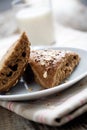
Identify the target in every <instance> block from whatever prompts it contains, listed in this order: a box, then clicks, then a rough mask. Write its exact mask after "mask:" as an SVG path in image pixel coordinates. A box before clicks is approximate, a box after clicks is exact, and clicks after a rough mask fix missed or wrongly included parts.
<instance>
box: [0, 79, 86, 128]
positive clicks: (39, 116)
mask: <svg viewBox="0 0 87 130" xmlns="http://www.w3.org/2000/svg"><path fill="white" fill-rule="evenodd" d="M0 106H2V107H4V108H6V109H8V110H10V111H13V112H15V113H16V114H18V115H20V116H22V117H24V118H26V119H29V120H32V121H35V122H39V123H43V124H47V125H51V126H60V125H63V124H65V123H67V122H69V121H71V120H73V119H74V118H76V117H77V116H79V115H81V114H82V113H84V112H86V111H87V77H86V78H84V79H82V80H81V81H80V82H78V83H77V84H75V85H73V86H71V87H70V88H68V89H66V90H63V91H62V92H58V93H56V94H54V95H50V96H47V97H44V98H42V99H41V98H40V99H37V100H32V101H23V102H9V101H0Z"/></svg>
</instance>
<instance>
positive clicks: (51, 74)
mask: <svg viewBox="0 0 87 130" xmlns="http://www.w3.org/2000/svg"><path fill="white" fill-rule="evenodd" d="M79 61H80V58H79V55H78V54H76V53H74V52H72V51H63V50H52V49H47V50H32V51H31V53H30V59H29V64H30V66H31V68H32V70H33V73H34V76H35V80H36V82H37V83H39V84H40V85H41V86H43V87H44V88H50V87H54V86H56V85H59V84H60V83H61V82H62V81H63V80H64V79H65V78H67V77H68V76H69V75H70V74H71V72H72V71H73V70H74V68H75V67H76V66H77V64H78V63H79Z"/></svg>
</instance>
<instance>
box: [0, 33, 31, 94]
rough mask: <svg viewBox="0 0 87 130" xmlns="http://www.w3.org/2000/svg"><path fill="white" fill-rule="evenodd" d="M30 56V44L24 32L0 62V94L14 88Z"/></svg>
mask: <svg viewBox="0 0 87 130" xmlns="http://www.w3.org/2000/svg"><path fill="white" fill-rule="evenodd" d="M29 55H30V42H29V40H28V37H27V35H26V33H25V32H24V33H23V34H22V35H21V36H20V38H19V40H17V41H16V42H15V43H14V44H13V45H12V46H11V47H10V48H9V50H8V51H7V53H6V54H5V55H4V57H2V60H1V62H0V92H3V91H8V90H9V89H10V88H11V87H12V86H14V85H15V84H16V83H17V82H18V79H19V78H20V76H21V75H22V73H23V72H24V70H25V68H26V65H27V64H28V59H29Z"/></svg>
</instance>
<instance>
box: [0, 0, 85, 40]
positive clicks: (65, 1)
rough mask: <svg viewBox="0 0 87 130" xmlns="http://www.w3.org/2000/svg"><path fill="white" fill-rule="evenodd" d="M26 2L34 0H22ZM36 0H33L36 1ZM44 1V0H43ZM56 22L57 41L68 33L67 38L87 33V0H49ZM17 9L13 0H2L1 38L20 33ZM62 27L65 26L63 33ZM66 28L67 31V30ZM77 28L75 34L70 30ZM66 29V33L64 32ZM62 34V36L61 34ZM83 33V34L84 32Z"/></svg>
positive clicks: (0, 0)
mask: <svg viewBox="0 0 87 130" xmlns="http://www.w3.org/2000/svg"><path fill="white" fill-rule="evenodd" d="M22 1H23V2H24V3H28V2H31V1H32V0H22ZM35 1H36V0H33V2H35ZM42 1H43V3H44V0H42ZM49 1H50V2H51V9H52V14H53V22H54V28H55V29H54V30H55V31H54V33H55V32H57V33H56V34H58V35H56V37H58V38H59V39H57V41H58V40H59V42H61V41H62V40H60V39H62V36H65V33H66V34H68V36H66V38H67V39H68V40H69V38H70V37H74V36H77V32H78V36H79V34H80V33H84V35H85V34H86V33H87V0H49ZM14 14H15V11H14V9H13V6H12V0H0V38H3V37H8V36H11V35H13V34H18V33H19V29H18V27H17V24H16V21H15V15H14ZM60 27H64V28H63V31H62V32H63V33H61V29H60ZM65 29H66V31H65ZM70 30H72V32H73V30H75V31H74V32H73V36H71V35H72V34H71V35H69V34H70V33H69V31H70ZM64 31H65V33H64ZM60 34H61V36H60ZM82 35H83V34H82Z"/></svg>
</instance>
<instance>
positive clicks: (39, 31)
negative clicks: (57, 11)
mask: <svg viewBox="0 0 87 130" xmlns="http://www.w3.org/2000/svg"><path fill="white" fill-rule="evenodd" d="M50 2H51V0H25V1H24V0H16V1H15V2H14V5H15V7H16V8H17V10H16V20H17V24H18V28H19V30H20V32H23V31H25V32H26V33H27V34H28V36H29V39H30V42H31V45H51V44H53V43H54V42H55V38H54V25H53V17H52V8H51V3H50Z"/></svg>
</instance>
